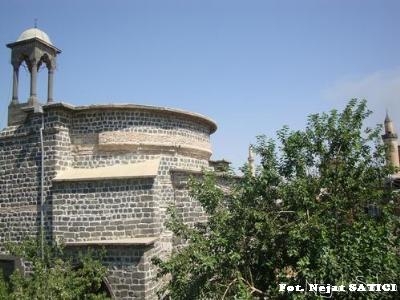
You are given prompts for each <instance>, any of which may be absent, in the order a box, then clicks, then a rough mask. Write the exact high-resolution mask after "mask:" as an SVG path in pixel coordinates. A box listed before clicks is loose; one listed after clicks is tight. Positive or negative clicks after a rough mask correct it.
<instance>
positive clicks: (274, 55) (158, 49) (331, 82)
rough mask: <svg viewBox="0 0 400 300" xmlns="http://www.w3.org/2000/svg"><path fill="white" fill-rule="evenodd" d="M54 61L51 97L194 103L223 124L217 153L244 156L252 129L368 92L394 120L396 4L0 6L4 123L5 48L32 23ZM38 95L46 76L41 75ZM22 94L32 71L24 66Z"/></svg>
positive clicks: (221, 1)
mask: <svg viewBox="0 0 400 300" xmlns="http://www.w3.org/2000/svg"><path fill="white" fill-rule="evenodd" d="M35 18H37V19H38V28H40V29H42V30H44V31H45V32H47V33H48V35H49V36H50V38H51V40H52V42H53V43H54V45H55V46H57V47H58V48H60V49H61V50H62V51H63V53H61V54H60V56H59V57H58V65H57V71H56V77H55V91H54V94H55V98H56V100H59V101H64V102H68V103H71V104H75V105H84V104H92V103H114V102H115V103H138V104H146V105H155V106H167V107H172V108H179V109H184V110H189V111H194V112H198V113H201V114H203V115H206V116H208V117H211V118H212V119H214V120H215V121H216V122H217V124H218V130H217V132H216V133H215V134H214V135H213V137H212V142H213V148H214V156H213V158H214V159H221V158H225V159H227V160H230V161H232V162H233V164H234V166H235V167H238V166H240V165H242V164H243V163H244V162H245V161H246V157H247V147H248V145H249V143H253V142H255V136H257V135H259V134H266V135H267V136H270V137H273V136H274V135H275V131H276V130H278V129H280V128H281V127H282V126H283V125H288V126H289V127H291V128H293V129H300V128H302V127H304V125H305V122H306V117H307V115H309V114H310V113H316V112H322V111H327V110H330V109H332V108H339V109H340V108H342V107H343V106H344V105H345V103H346V102H347V100H349V99H350V98H354V97H358V98H366V99H367V100H368V102H369V106H370V108H371V109H372V110H373V111H374V112H375V113H374V115H373V117H372V118H371V120H369V122H370V124H371V125H372V124H376V123H378V122H381V121H382V120H383V118H384V112H385V109H386V108H387V109H389V110H390V112H391V115H392V117H393V119H394V120H395V121H396V120H397V123H398V124H400V115H399V111H400V38H399V37H400V1H395V0H394V1H389V0H376V1H370V0H362V1H361V0H360V1H355V0H354V1H353V0H335V1H328V0H314V1H311V0H303V1H297V0H292V1H286V0H280V1H272V0H262V1H252V0H242V1H235V0H201V1H200V0H199V1H191V0H181V1H177V0H158V1H156V0H141V1H139V0H131V1H127V0H126V1H121V0H119V1H111V0H109V1H101V0H96V1H95V0H85V1H74V0H69V1H55V0H52V1H27V0H13V1H6V0H2V1H1V2H0V44H1V45H2V46H0V127H1V128H3V127H5V125H6V118H7V113H6V111H7V106H8V103H9V101H10V99H11V87H12V68H11V65H10V63H9V62H10V51H9V49H8V48H6V47H5V44H7V43H9V42H13V41H15V40H16V39H17V38H18V36H19V34H20V33H21V32H22V31H24V30H25V29H27V28H29V27H33V24H34V19H35ZM39 76H40V77H39V79H40V81H39V86H38V92H39V97H41V98H42V99H45V92H46V85H45V80H46V72H45V70H43V71H41V72H40V74H39ZM20 82H21V87H20V92H19V95H20V99H21V100H25V99H26V98H27V97H28V91H27V87H28V85H29V84H28V83H29V76H28V73H27V71H25V70H21V71H20Z"/></svg>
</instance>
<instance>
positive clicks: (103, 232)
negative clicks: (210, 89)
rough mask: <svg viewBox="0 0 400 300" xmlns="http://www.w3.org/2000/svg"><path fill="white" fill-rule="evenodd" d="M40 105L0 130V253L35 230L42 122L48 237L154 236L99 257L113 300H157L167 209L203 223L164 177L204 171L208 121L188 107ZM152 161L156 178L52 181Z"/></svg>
mask: <svg viewBox="0 0 400 300" xmlns="http://www.w3.org/2000/svg"><path fill="white" fill-rule="evenodd" d="M21 107H22V106H21ZM18 109H19V107H18ZM43 109H44V114H43V116H42V115H39V114H33V111H32V110H26V111H24V113H23V114H21V115H23V116H25V117H24V118H23V119H21V120H18V121H17V122H16V123H18V124H16V125H15V126H9V127H7V128H6V129H4V130H2V131H1V132H0V254H6V252H5V249H4V242H5V241H7V240H11V241H18V240H21V239H22V238H23V237H25V236H26V235H31V236H32V235H35V234H38V233H39V229H40V227H39V226H40V206H39V203H40V179H41V172H40V171H41V150H40V135H39V132H40V127H41V126H42V122H43V124H44V129H43V145H44V177H43V179H44V186H43V189H44V195H43V196H44V197H43V199H44V201H45V206H44V207H45V211H44V213H45V215H44V223H45V232H46V237H47V238H48V239H51V238H55V239H57V240H58V239H63V240H64V241H66V242H79V241H96V240H104V239H106V240H118V239H123V238H140V237H155V238H157V241H156V242H155V244H153V245H147V246H143V245H142V246H139V245H136V246H135V245H129V246H128V245H125V246H123V245H115V246H112V245H108V246H107V247H106V248H107V249H106V250H107V255H106V257H105V259H104V263H106V264H107V265H108V266H109V277H108V279H109V282H110V286H111V287H112V290H113V292H114V294H115V295H116V298H117V299H155V298H156V296H155V295H156V291H157V289H158V286H159V284H160V283H157V282H156V281H154V280H153V279H154V278H155V274H156V270H155V267H154V266H153V265H152V264H151V261H150V260H151V257H152V256H154V255H157V256H165V255H168V253H170V251H171V250H172V247H173V245H172V234H171V233H170V232H168V231H167V230H166V228H165V227H164V222H165V221H166V219H167V218H168V216H167V208H168V207H169V206H170V205H177V206H178V208H179V209H180V211H181V213H182V216H183V217H184V219H185V221H187V222H190V223H193V222H196V221H197V220H200V221H201V220H202V219H203V216H202V211H201V208H200V207H199V205H198V203H195V202H193V200H192V199H190V197H189V196H188V191H187V189H185V188H184V182H185V180H178V179H177V178H176V177H173V176H172V173H173V172H174V170H177V171H178V172H181V173H182V178H184V177H185V175H184V173H186V172H200V171H201V170H203V169H207V168H209V158H210V155H211V145H210V134H211V133H212V132H214V131H215V124H214V123H213V122H212V121H210V120H208V119H206V118H204V117H202V116H199V115H195V114H192V113H185V112H180V111H173V110H169V109H164V108H152V107H143V106H135V105H128V106H115V105H108V106H89V107H73V106H70V105H65V104H60V103H56V104H48V105H45V106H43ZM11 117H12V116H11ZM42 117H43V119H42ZM14 123H15V122H14ZM14 123H13V124H14ZM154 159H158V160H159V166H158V171H157V174H156V176H155V178H131V179H113V178H108V179H106V180H104V179H103V180H90V181H85V180H84V181H68V180H67V181H54V180H53V179H54V178H55V177H56V176H57V174H59V173H60V172H63V171H65V170H70V169H71V168H72V169H78V170H79V169H95V168H99V167H106V166H118V165H122V164H134V163H139V162H144V161H147V160H154ZM186 177H187V174H186ZM71 249H72V250H71V251H76V249H77V248H76V247H71ZM73 249H75V250H73Z"/></svg>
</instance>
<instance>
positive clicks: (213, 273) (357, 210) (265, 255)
mask: <svg viewBox="0 0 400 300" xmlns="http://www.w3.org/2000/svg"><path fill="white" fill-rule="evenodd" d="M370 113H371V112H370V111H368V110H367V107H366V102H365V101H358V100H355V99H354V100H351V101H350V102H349V103H348V105H347V106H346V107H345V109H344V110H343V111H342V112H338V111H336V110H332V111H331V112H330V113H323V114H314V115H310V116H309V118H308V123H307V126H306V128H305V129H304V130H298V131H290V130H289V129H288V128H287V127H284V128H283V129H282V130H280V131H279V132H278V134H277V137H278V141H277V142H276V141H274V140H270V139H267V138H266V137H259V138H258V143H257V145H256V146H255V149H256V151H257V153H258V155H259V156H260V159H261V164H260V166H259V169H258V172H257V175H256V176H255V177H252V176H251V174H250V172H248V171H246V169H245V175H244V177H243V178H242V180H240V182H238V183H237V184H235V185H234V186H233V187H232V190H231V192H230V193H228V194H226V193H224V192H223V191H222V190H221V189H220V188H219V187H218V184H217V181H218V180H216V176H215V175H214V174H206V175H205V176H204V178H203V180H200V181H196V180H193V181H192V183H191V189H192V195H193V197H195V198H196V199H197V200H198V201H199V202H200V203H201V204H202V206H203V207H204V209H205V212H206V213H207V215H208V222H207V223H206V224H197V225H196V226H194V227H190V226H187V225H185V224H184V223H183V222H182V220H180V219H179V218H178V217H177V214H176V213H175V212H174V210H173V209H171V218H170V221H169V222H168V224H167V226H168V227H169V228H170V229H171V230H172V231H173V233H174V234H175V235H176V236H177V237H179V238H180V239H182V241H183V242H184V243H185V246H184V247H181V248H180V249H179V250H178V251H175V252H174V253H173V254H172V255H171V256H170V257H169V258H168V259H166V260H164V261H163V260H160V259H155V260H154V262H155V263H156V264H157V265H158V266H159V267H160V272H159V275H160V276H164V275H170V276H169V278H170V280H169V281H168V284H167V285H166V287H165V290H166V291H167V292H168V293H169V294H170V295H171V298H172V299H216V298H217V299H224V298H229V299H254V298H272V299H279V298H282V299H286V298H288V297H290V298H291V299H305V298H307V299H308V298H315V297H318V296H317V295H315V294H314V293H291V294H288V293H285V292H282V291H279V284H280V283H284V284H288V285H290V284H293V285H297V284H298V285H301V286H302V287H307V283H324V284H332V285H342V284H343V285H345V286H346V287H347V285H348V284H350V283H355V284H359V283H362V282H365V283H396V282H397V283H398V282H400V259H399V254H400V248H399V234H398V233H399V218H398V217H397V216H396V215H395V214H394V213H393V209H394V207H393V206H394V204H393V197H394V196H393V195H394V193H393V191H391V190H390V189H388V188H387V186H388V185H387V179H388V175H389V174H391V173H392V172H394V170H393V168H391V167H387V166H385V148H384V146H383V145H382V143H381V140H380V135H379V133H380V128H379V127H377V128H375V129H368V128H367V129H364V127H363V122H364V120H365V119H366V118H367V117H368V116H369V115H370ZM371 208H373V209H371ZM368 211H370V213H368ZM371 212H374V213H371ZM361 296H362V297H363V299H366V298H369V299H394V298H395V297H398V294H394V293H393V292H392V293H382V292H380V293H378V292H371V293H366V294H365V293H364V294H357V293H354V292H352V293H350V292H349V291H348V290H346V292H341V293H335V295H334V297H335V298H337V299H351V298H357V297H361Z"/></svg>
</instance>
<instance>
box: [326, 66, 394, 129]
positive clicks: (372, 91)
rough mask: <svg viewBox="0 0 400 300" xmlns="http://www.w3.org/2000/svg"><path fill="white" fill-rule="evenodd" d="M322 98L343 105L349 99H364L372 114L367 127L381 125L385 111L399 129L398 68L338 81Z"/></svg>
mask: <svg viewBox="0 0 400 300" xmlns="http://www.w3.org/2000/svg"><path fill="white" fill-rule="evenodd" d="M323 98H325V99H327V100H330V101H335V102H336V103H338V101H340V102H339V103H340V104H343V103H344V101H348V100H350V99H351V98H359V99H366V100H367V101H368V107H369V109H371V110H372V111H373V112H374V114H373V115H372V117H371V118H370V120H368V122H367V123H368V125H370V126H371V125H375V124H377V123H382V122H383V119H384V117H385V110H386V109H387V110H388V111H389V114H390V116H391V117H392V119H393V121H394V122H395V124H397V125H398V126H397V127H398V128H399V127H400V68H396V69H392V70H384V71H378V72H374V73H372V74H366V75H364V76H359V77H348V78H342V79H340V80H338V81H337V82H336V83H335V84H333V85H332V86H331V87H329V88H328V89H326V90H325V91H324V93H323Z"/></svg>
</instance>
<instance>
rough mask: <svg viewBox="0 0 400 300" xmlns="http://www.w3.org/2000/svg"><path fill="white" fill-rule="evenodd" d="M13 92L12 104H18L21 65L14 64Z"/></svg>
mask: <svg viewBox="0 0 400 300" xmlns="http://www.w3.org/2000/svg"><path fill="white" fill-rule="evenodd" d="M13 67H14V68H13V69H14V72H13V94H12V101H11V103H12V104H18V74H19V66H15V65H14V66H13Z"/></svg>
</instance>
